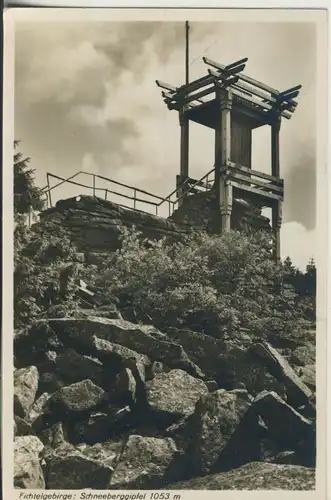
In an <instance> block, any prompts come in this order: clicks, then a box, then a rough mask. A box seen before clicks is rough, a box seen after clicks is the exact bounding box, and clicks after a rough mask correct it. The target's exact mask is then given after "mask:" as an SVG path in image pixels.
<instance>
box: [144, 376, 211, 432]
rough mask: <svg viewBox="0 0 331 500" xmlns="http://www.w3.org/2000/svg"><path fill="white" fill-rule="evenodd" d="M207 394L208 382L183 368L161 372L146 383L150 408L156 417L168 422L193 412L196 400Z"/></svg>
mask: <svg viewBox="0 0 331 500" xmlns="http://www.w3.org/2000/svg"><path fill="white" fill-rule="evenodd" d="M206 394H208V388H207V386H206V384H205V383H204V382H203V381H202V380H199V379H196V378H194V377H192V376H191V375H189V374H188V373H186V372H184V371H183V370H171V371H170V372H169V373H161V374H159V375H156V376H155V377H154V378H153V379H152V380H150V381H148V382H147V383H146V400H147V404H148V407H149V409H150V410H152V412H153V414H154V415H155V418H160V420H163V421H164V422H168V423H171V422H173V421H175V420H177V419H179V418H181V417H183V416H187V415H189V414H191V413H193V412H194V408H195V404H196V402H197V401H198V400H199V399H200V397H201V396H204V395H206Z"/></svg>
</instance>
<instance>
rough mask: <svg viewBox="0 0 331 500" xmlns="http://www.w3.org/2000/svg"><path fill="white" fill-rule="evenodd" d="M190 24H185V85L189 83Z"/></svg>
mask: <svg viewBox="0 0 331 500" xmlns="http://www.w3.org/2000/svg"><path fill="white" fill-rule="evenodd" d="M189 31H190V25H189V22H188V21H186V22H185V84H186V85H187V84H188V83H189Z"/></svg>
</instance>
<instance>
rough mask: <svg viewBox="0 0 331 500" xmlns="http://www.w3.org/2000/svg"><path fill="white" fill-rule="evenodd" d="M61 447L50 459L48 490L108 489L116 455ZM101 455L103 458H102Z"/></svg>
mask: <svg viewBox="0 0 331 500" xmlns="http://www.w3.org/2000/svg"><path fill="white" fill-rule="evenodd" d="M96 455H97V454H96V453H95V454H93V453H91V455H90V456H89V454H88V453H82V452H81V451H79V450H78V449H75V448H74V447H73V446H68V445H61V446H60V447H58V448H57V449H55V450H54V451H53V453H52V454H51V455H50V457H49V464H48V469H47V488H48V489H54V490H80V489H86V488H88V489H95V490H98V489H99V490H100V489H101V490H102V489H108V487H109V483H110V478H111V475H112V473H113V471H114V468H113V467H112V463H113V461H114V453H109V456H107V453H106V452H104V453H103V454H101V453H100V454H99V456H98V455H97V456H96ZM100 455H101V456H100Z"/></svg>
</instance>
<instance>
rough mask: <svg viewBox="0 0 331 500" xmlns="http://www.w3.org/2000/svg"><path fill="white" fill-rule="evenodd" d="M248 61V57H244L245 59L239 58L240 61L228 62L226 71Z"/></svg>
mask: <svg viewBox="0 0 331 500" xmlns="http://www.w3.org/2000/svg"><path fill="white" fill-rule="evenodd" d="M247 61H248V57H244V58H243V59H239V61H236V62H234V63H231V64H228V65H227V66H226V68H225V70H226V71H229V70H231V69H233V68H236V67H237V66H239V65H242V64H243V63H246V62H247Z"/></svg>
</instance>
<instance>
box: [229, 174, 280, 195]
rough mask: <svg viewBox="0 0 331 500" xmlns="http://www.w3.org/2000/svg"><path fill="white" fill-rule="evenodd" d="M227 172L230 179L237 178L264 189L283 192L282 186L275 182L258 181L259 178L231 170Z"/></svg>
mask: <svg viewBox="0 0 331 500" xmlns="http://www.w3.org/2000/svg"><path fill="white" fill-rule="evenodd" d="M227 173H228V175H229V178H230V179H234V180H236V179H238V180H240V181H244V182H248V183H249V184H254V185H255V186H259V187H261V188H263V189H266V190H270V191H276V192H277V193H279V194H280V195H282V194H283V187H282V186H279V185H277V184H272V183H266V182H263V181H259V180H256V179H253V178H251V177H249V176H248V175H242V174H238V173H237V172H233V171H231V170H227Z"/></svg>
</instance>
